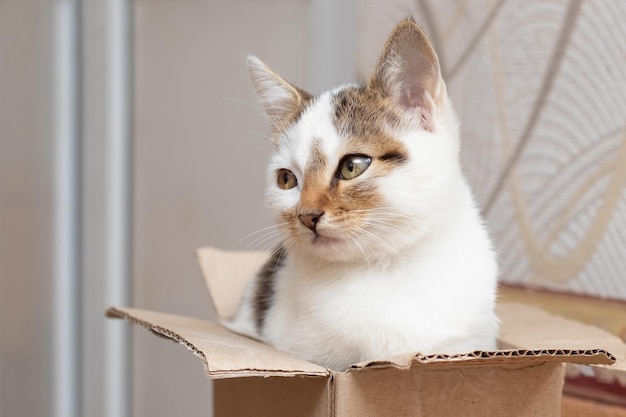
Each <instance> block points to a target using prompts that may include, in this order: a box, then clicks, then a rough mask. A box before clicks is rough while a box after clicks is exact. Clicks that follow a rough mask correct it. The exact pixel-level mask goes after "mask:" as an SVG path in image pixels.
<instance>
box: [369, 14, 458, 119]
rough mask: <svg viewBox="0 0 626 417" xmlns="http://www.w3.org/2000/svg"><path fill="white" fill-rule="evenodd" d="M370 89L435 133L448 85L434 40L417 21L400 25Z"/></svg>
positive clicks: (384, 53) (388, 45)
mask: <svg viewBox="0 0 626 417" xmlns="http://www.w3.org/2000/svg"><path fill="white" fill-rule="evenodd" d="M370 87H372V88H378V89H381V90H382V93H383V95H384V96H386V97H391V99H392V100H393V101H395V103H396V104H398V105H400V106H401V107H402V108H403V109H404V110H406V111H407V112H408V113H409V114H410V115H414V116H418V117H419V118H420V119H421V122H420V123H421V125H422V127H423V128H424V129H426V130H429V131H434V130H435V127H436V123H437V119H439V118H440V117H441V116H442V115H443V107H444V101H445V96H446V85H445V83H444V81H443V78H442V77H441V71H440V68H439V60H438V58H437V54H436V53H435V50H434V49H433V47H432V45H431V44H430V41H429V40H428V37H427V36H426V34H425V33H424V32H423V31H422V29H421V28H420V27H419V26H418V25H417V24H416V23H415V21H414V20H413V19H407V20H404V21H402V22H400V23H399V24H398V25H397V26H396V27H395V28H394V29H393V31H392V32H391V34H390V35H389V38H388V39H387V43H386V44H385V47H384V49H383V52H382V54H381V56H380V59H379V60H378V64H377V66H376V70H375V71H374V75H373V76H372V79H371V80H370Z"/></svg>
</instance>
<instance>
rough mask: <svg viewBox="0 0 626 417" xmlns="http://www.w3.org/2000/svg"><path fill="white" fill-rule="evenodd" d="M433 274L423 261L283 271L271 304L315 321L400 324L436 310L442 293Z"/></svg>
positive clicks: (362, 324) (365, 324) (445, 295)
mask: <svg viewBox="0 0 626 417" xmlns="http://www.w3.org/2000/svg"><path fill="white" fill-rule="evenodd" d="M287 274H290V275H287ZM437 278H438V277H437V276H436V274H435V272H434V270H432V268H430V267H429V266H428V265H417V264H412V263H403V264H400V265H393V266H389V265H388V266H386V267H384V268H382V267H379V268H355V269H354V270H339V271H333V270H319V271H315V270H291V271H290V270H286V271H285V279H284V280H283V281H282V282H281V283H280V284H279V286H278V294H277V295H278V297H277V302H278V303H279V305H277V308H279V309H282V310H283V311H289V316H288V317H289V318H290V319H291V320H300V321H305V320H306V321H309V322H315V323H318V324H326V325H332V324H333V323H341V322H342V321H345V322H346V323H349V324H351V325H358V326H363V327H371V326H376V325H379V324H380V325H385V326H389V325H390V324H393V323H398V324H401V323H404V322H405V321H406V317H407V316H415V315H417V314H423V315H431V314H433V311H436V310H437V309H440V305H441V302H442V301H444V300H445V298H446V297H447V294H446V291H445V288H444V287H445V285H444V284H443V283H442V282H441V281H442V280H441V279H437ZM439 278H440V277H439ZM438 306H439V307H438Z"/></svg>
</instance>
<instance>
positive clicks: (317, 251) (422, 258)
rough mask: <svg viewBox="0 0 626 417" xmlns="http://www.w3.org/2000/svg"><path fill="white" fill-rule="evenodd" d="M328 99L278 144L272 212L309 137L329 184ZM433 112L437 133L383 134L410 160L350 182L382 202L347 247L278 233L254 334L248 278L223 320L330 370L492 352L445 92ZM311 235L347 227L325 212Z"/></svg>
mask: <svg viewBox="0 0 626 417" xmlns="http://www.w3.org/2000/svg"><path fill="white" fill-rule="evenodd" d="M331 97H332V92H329V93H325V94H323V95H321V96H320V97H319V98H318V99H317V100H316V102H315V104H314V105H312V106H311V107H309V108H308V109H307V110H306V111H305V112H304V113H303V114H302V117H301V119H300V120H299V121H298V123H296V124H295V125H294V126H292V127H291V128H290V129H289V130H288V131H286V132H284V133H283V136H282V138H280V139H279V141H278V148H277V150H276V153H275V155H274V156H273V158H272V161H271V163H270V165H269V169H268V182H269V186H268V191H267V199H268V202H269V204H270V207H271V208H272V210H274V211H275V212H276V213H280V212H282V211H284V210H289V209H291V208H293V207H294V206H295V205H297V204H298V201H299V196H300V192H301V189H302V184H303V172H304V168H305V166H306V164H307V161H308V159H309V155H310V150H311V145H312V141H313V140H321V141H322V142H321V143H322V147H323V149H324V152H325V154H326V156H327V158H328V172H327V173H326V175H327V176H328V178H329V181H330V179H331V178H332V176H333V174H334V172H335V170H336V167H337V164H338V163H339V158H341V156H342V154H341V148H342V144H343V143H344V142H345V138H342V137H340V135H339V133H338V132H337V131H336V129H335V127H334V125H333V122H332V120H333V119H332V115H333V109H332V105H331ZM443 114H444V115H445V117H442V118H441V119H440V120H437V121H436V123H437V128H436V129H435V133H431V132H428V131H426V130H423V129H419V128H403V129H402V130H401V131H390V132H389V134H390V135H391V136H393V137H395V138H397V139H399V140H401V141H402V142H403V143H404V145H405V146H406V148H407V149H408V150H409V159H408V161H407V162H406V163H405V164H403V165H401V166H398V167H397V168H394V171H393V172H392V173H391V174H390V175H387V176H384V177H379V178H373V177H368V175H370V171H371V170H366V171H365V172H364V173H363V174H362V177H363V178H361V177H359V178H360V179H361V180H364V181H375V183H376V185H377V187H378V189H379V190H380V192H382V194H383V195H384V203H383V205H382V206H381V207H380V208H379V209H377V211H376V212H375V213H372V214H371V215H370V216H368V220H366V227H363V230H361V231H360V233H358V234H357V236H356V237H355V240H353V242H352V243H351V244H339V245H320V244H313V243H312V241H311V239H310V234H311V232H310V230H308V229H307V228H306V227H304V226H303V225H300V226H301V228H300V229H301V230H298V231H297V234H296V235H292V234H288V233H291V232H288V231H287V230H286V228H285V237H286V247H287V252H288V256H287V260H286V264H285V266H284V267H283V268H282V269H280V271H279V272H278V273H277V276H276V284H275V285H276V287H275V295H274V299H273V304H272V306H271V308H270V309H269V310H268V312H267V316H266V318H265V327H264V330H263V334H262V335H259V334H257V332H256V329H255V326H254V324H253V322H252V308H251V306H250V304H251V300H252V297H253V295H254V291H255V288H254V283H251V284H250V285H249V286H248V289H247V291H246V293H245V295H244V299H243V301H242V304H241V307H240V309H239V311H238V313H237V316H236V317H235V319H234V320H233V322H232V323H229V324H228V325H229V327H231V328H232V329H234V330H236V331H239V332H242V333H245V334H248V335H251V336H253V337H256V338H260V339H262V340H264V341H266V342H267V343H269V344H271V345H273V346H275V347H276V348H278V349H281V350H285V351H288V352H292V353H294V354H296V355H298V356H300V357H302V358H305V359H307V360H310V361H312V362H315V363H318V364H321V365H324V366H327V367H329V368H332V369H335V370H343V369H346V368H347V367H348V366H349V365H351V364H354V363H357V362H360V361H364V360H370V359H381V358H385V357H388V356H391V355H395V354H401V353H408V352H421V353H425V354H430V353H459V352H466V351H472V350H477V349H494V348H495V347H496V345H495V340H496V335H497V331H498V320H497V318H496V316H495V314H494V303H495V297H496V276H497V266H496V261H495V255H494V252H493V250H492V247H491V243H490V240H489V238H488V235H487V232H486V230H485V227H484V226H483V223H482V220H481V218H480V216H479V213H478V210H477V208H476V204H475V202H474V199H473V197H472V194H471V192H470V190H469V187H468V185H467V183H466V181H465V179H464V177H463V175H462V172H461V167H460V164H459V132H458V125H457V119H456V117H455V115H454V111H453V109H452V107H451V105H450V103H449V100H448V99H447V97H446V99H445V109H444V111H443ZM280 168H287V169H290V170H291V171H293V172H294V173H295V175H296V176H297V178H298V184H299V185H298V187H296V188H294V189H291V190H283V189H280V188H278V187H277V186H276V170H277V169H280ZM279 221H283V220H279ZM368 221H369V223H367V222H368ZM318 230H319V231H320V233H322V234H324V235H325V236H331V237H342V234H343V233H344V232H345V231H344V230H343V229H342V225H341V223H337V222H333V221H332V219H331V218H326V216H322V218H321V220H320V223H319V224H318Z"/></svg>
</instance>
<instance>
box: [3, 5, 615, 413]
mask: <svg viewBox="0 0 626 417" xmlns="http://www.w3.org/2000/svg"><path fill="white" fill-rule="evenodd" d="M408 15H413V16H415V18H416V20H417V21H418V22H419V23H420V24H421V25H422V26H424V28H425V29H426V31H427V32H428V33H429V35H430V36H431V38H432V41H433V43H434V45H435V48H436V49H437V51H438V53H439V55H440V60H441V66H442V72H443V75H444V78H446V80H447V85H448V90H449V93H450V95H451V97H452V100H453V103H455V107H456V109H457V112H458V114H459V117H460V119H461V121H462V131H463V137H462V140H463V154H462V159H463V166H464V169H465V171H466V173H467V175H468V178H469V180H470V182H471V183H472V187H473V189H474V191H475V193H476V196H477V198H478V201H479V203H480V205H481V208H482V210H483V213H484V214H485V217H486V220H487V222H488V225H489V228H490V231H491V234H492V236H493V237H494V241H495V244H496V247H497V250H498V253H499V256H500V263H501V269H502V271H501V275H502V277H501V282H502V288H503V289H502V298H503V299H506V300H518V301H523V302H528V303H533V304H539V305H541V306H543V307H544V308H546V309H548V310H550V311H554V312H556V313H559V314H563V315H566V316H570V317H574V318H576V319H579V320H582V321H586V322H589V323H593V324H596V325H598V326H601V327H603V328H605V329H607V330H609V331H611V332H613V333H615V334H617V335H618V336H620V337H622V338H624V337H625V336H626V256H625V254H626V70H625V68H626V26H624V24H623V22H624V21H626V3H625V2H623V1H620V0H594V1H591V0H589V1H584V0H568V1H566V0H552V1H543V0H542V1H539V0H532V1H528V0H480V1H479V0H445V1H434V0H390V1H374V0H342V1H333V0H228V1H226V0H180V1H163V0H132V1H131V0H0V416H2V417H5V416H7V417H9V416H56V417H62V416H63V417H65V416H67V417H74V416H83V415H84V416H131V415H132V416H167V415H185V416H205V417H206V416H210V415H211V409H212V391H211V382H210V381H209V380H208V379H206V378H205V377H204V374H203V370H202V366H201V363H200V362H199V361H198V359H197V358H195V357H194V356H193V355H191V354H189V353H188V352H186V351H185V350H184V349H182V348H181V347H179V346H178V345H176V344H174V343H169V342H164V341H161V340H156V339H155V338H154V337H153V336H152V335H151V334H149V332H146V331H143V330H141V329H130V326H128V325H126V324H125V323H122V322H117V321H111V320H107V319H105V318H104V311H105V309H106V308H107V307H108V306H110V305H118V306H119V305H127V306H135V307H138V308H145V309H152V310H158V311H164V312H168V313H175V314H183V315H191V316H197V317H204V318H211V317H213V316H214V312H213V309H212V306H211V305H210V301H209V298H208V297H207V294H206V293H205V289H204V285H203V283H202V280H201V277H200V272H199V269H198V267H197V265H196V261H195V258H194V251H195V249H196V248H197V247H200V246H207V245H211V246H217V247H220V248H223V249H238V250H242V249H248V248H255V249H259V248H261V249H263V248H268V247H269V246H270V245H271V242H267V241H263V240H262V239H259V240H256V241H255V239H256V237H257V236H259V235H252V236H250V234H251V233H253V232H255V231H258V230H260V229H262V228H263V227H266V226H268V225H270V224H272V222H271V219H270V218H269V213H268V212H267V210H266V209H265V208H264V204H263V193H264V187H265V164H266V162H267V160H268V156H269V153H270V150H271V149H270V146H269V145H268V144H267V143H266V142H265V140H264V135H265V133H266V132H267V125H266V123H265V121H264V119H263V117H262V115H261V112H260V110H259V109H258V108H257V105H256V102H255V98H254V96H253V94H252V87H251V85H250V83H249V81H248V76H247V70H246V66H245V57H246V55H247V54H249V53H253V54H255V55H257V56H259V57H260V58H261V59H263V60H264V61H266V62H267V63H268V64H269V65H270V66H271V67H272V68H274V69H276V70H277V71H278V72H280V73H281V74H282V75H284V76H285V77H286V78H287V79H289V80H290V81H292V82H294V83H295V84H297V85H299V86H301V87H303V88H304V89H307V90H309V91H311V92H313V93H317V92H321V91H322V90H324V89H327V88H330V87H334V86H336V85H339V84H342V83H346V82H354V81H358V80H363V79H365V78H366V77H367V76H368V74H369V72H370V71H371V70H372V69H373V66H374V63H375V61H376V59H377V56H378V53H379V52H380V50H381V48H382V45H383V42H384V40H385V39H386V36H387V34H388V32H389V30H390V29H391V28H392V27H393V25H394V24H395V23H397V21H399V20H401V19H402V18H404V17H406V16H408ZM570 386H571V388H570V389H569V391H568V392H569V393H570V394H571V401H570V402H569V403H567V404H565V403H564V404H565V407H564V413H566V412H567V410H574V409H575V408H576V407H578V408H579V409H580V408H581V407H582V408H584V407H592V408H591V409H594V408H593V407H596V408H595V410H600V408H602V410H607V409H610V410H611V412H614V413H620V412H622V411H624V408H623V407H626V403H625V400H624V398H626V389H625V388H624V387H623V386H622V385H621V384H620V382H619V381H618V380H617V379H615V380H610V381H595V380H594V378H593V375H592V374H591V375H588V377H587V379H586V380H584V381H582V382H581V381H579V380H577V379H576V378H572V380H571V381H570ZM581 386H582V387H583V388H580V387H581ZM589 387H591V388H589ZM566 390H567V388H566ZM598 398H602V403H601V404H599V403H597V402H595V401H596V400H597V399H598ZM620 410H621V411H620ZM593 412H594V411H590V413H593ZM564 415H565V414H564ZM572 415H573V414H572ZM589 415H599V414H589ZM612 415H616V416H617V415H626V411H624V414H612Z"/></svg>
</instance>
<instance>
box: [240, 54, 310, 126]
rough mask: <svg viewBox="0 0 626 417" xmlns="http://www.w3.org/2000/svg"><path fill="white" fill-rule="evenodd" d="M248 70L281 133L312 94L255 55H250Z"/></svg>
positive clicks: (265, 106)
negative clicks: (292, 82)
mask: <svg viewBox="0 0 626 417" xmlns="http://www.w3.org/2000/svg"><path fill="white" fill-rule="evenodd" d="M248 70H249V71H250V79H251V80H252V84H253V85H254V88H255V90H256V92H257V95H258V96H259V99H260V101H261V104H262V105H263V109H264V110H265V114H267V116H268V117H269V119H270V121H271V122H272V129H273V130H274V132H276V133H281V132H282V131H283V130H284V129H285V128H286V127H287V126H288V125H289V124H290V122H291V121H292V120H293V119H294V118H295V117H297V115H299V114H300V112H301V111H302V109H303V107H304V104H305V102H306V101H307V100H309V99H310V98H311V97H312V96H311V95H310V94H309V93H307V92H305V91H303V90H301V89H299V88H297V87H295V86H294V85H292V84H291V83H289V82H288V81H287V80H285V79H284V78H283V77H281V76H280V75H278V74H277V73H275V72H274V71H272V70H271V69H270V68H269V67H268V66H267V65H266V64H265V63H264V62H263V61H261V60H260V59H258V58H257V57H255V56H249V57H248Z"/></svg>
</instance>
